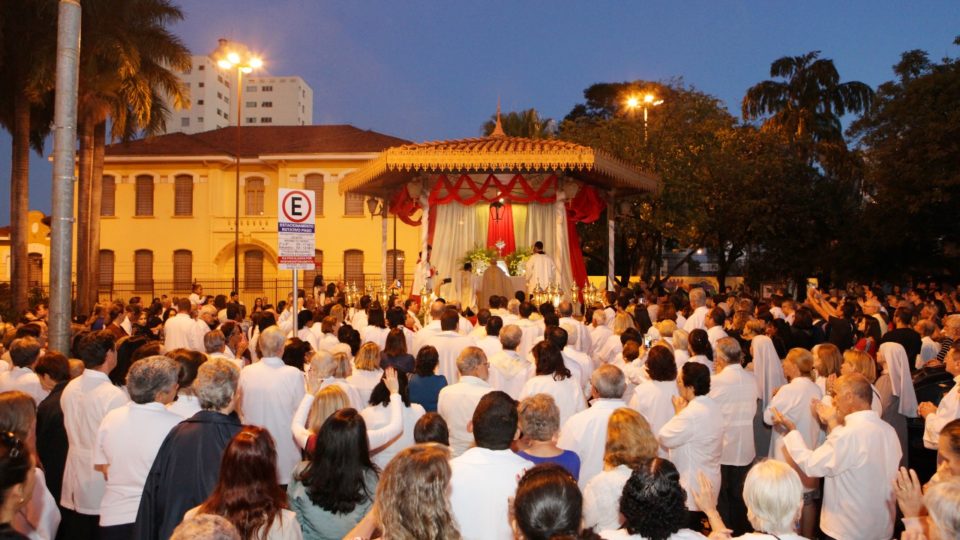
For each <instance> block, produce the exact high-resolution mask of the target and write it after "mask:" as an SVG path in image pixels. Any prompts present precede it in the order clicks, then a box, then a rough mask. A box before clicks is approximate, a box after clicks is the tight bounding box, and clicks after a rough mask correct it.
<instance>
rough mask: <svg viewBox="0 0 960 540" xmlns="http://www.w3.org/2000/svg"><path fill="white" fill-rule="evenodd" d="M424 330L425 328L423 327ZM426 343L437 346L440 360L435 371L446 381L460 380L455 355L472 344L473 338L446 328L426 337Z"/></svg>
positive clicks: (458, 354)
mask: <svg viewBox="0 0 960 540" xmlns="http://www.w3.org/2000/svg"><path fill="white" fill-rule="evenodd" d="M424 331H426V329H424ZM425 344H426V345H432V346H434V347H436V348H437V352H438V353H439V354H440V362H439V364H438V365H437V373H438V374H440V375H443V376H444V377H446V378H447V382H449V383H455V382H457V381H458V380H460V371H459V370H458V369H457V357H458V356H460V353H461V352H463V350H464V349H466V348H467V347H472V346H473V345H474V342H473V339H472V338H470V337H468V336H461V335H460V334H458V333H456V332H455V331H453V330H447V331H443V332H440V333H438V334H435V335H433V336H432V337H430V338H428V339H427V342H426V343H425Z"/></svg>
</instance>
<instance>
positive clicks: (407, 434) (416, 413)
mask: <svg viewBox="0 0 960 540" xmlns="http://www.w3.org/2000/svg"><path fill="white" fill-rule="evenodd" d="M397 382H398V383H399V393H400V397H401V399H402V400H403V405H404V407H403V431H402V432H401V434H400V436H399V437H396V438H394V439H393V440H391V441H390V442H389V443H387V444H386V445H378V446H374V445H373V443H372V442H371V444H370V450H371V451H375V452H376V453H375V454H373V455H372V456H370V459H371V461H373V463H374V465H376V466H377V467H380V468H381V469H383V468H385V467H386V466H387V463H389V462H390V460H391V459H393V456H395V455H397V454H399V453H400V452H401V451H402V450H403V449H405V448H408V447H410V446H413V445H414V444H416V441H414V439H413V430H414V427H415V426H416V425H417V420H419V419H420V417H421V416H423V415H424V414H426V411H425V410H424V409H423V407H422V406H421V405H419V404H417V403H410V398H409V396H408V394H407V377H406V376H404V375H402V374H401V375H400V376H399V377H397ZM390 405H391V400H390V389H389V388H387V385H386V383H385V382H384V381H381V382H380V383H378V384H377V386H376V387H375V388H374V389H373V393H372V394H371V396H370V405H369V406H368V407H367V408H365V409H363V410H362V411H360V416H362V417H363V419H364V421H365V422H366V424H367V432H368V437H369V432H371V431H375V430H377V429H382V428H385V427H387V426H388V425H389V424H390V416H391V414H392V411H391V410H390Z"/></svg>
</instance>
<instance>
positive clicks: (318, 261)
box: [303, 249, 323, 290]
mask: <svg viewBox="0 0 960 540" xmlns="http://www.w3.org/2000/svg"><path fill="white" fill-rule="evenodd" d="M313 263H314V267H313V270H304V271H303V288H304V290H309V289H310V288H311V287H313V280H314V279H315V278H316V277H317V276H318V275H321V276H322V275H323V250H321V249H317V250H314V252H313Z"/></svg>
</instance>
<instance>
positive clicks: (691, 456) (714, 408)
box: [657, 362, 723, 512]
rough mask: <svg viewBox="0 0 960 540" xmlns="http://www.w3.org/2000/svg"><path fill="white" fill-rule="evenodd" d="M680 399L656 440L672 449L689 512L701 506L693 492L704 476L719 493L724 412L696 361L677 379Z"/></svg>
mask: <svg viewBox="0 0 960 540" xmlns="http://www.w3.org/2000/svg"><path fill="white" fill-rule="evenodd" d="M677 389H678V390H679V392H680V396H678V397H676V398H674V399H673V405H674V409H675V410H676V414H675V415H674V417H673V418H671V419H670V420H669V421H668V422H667V423H666V424H665V425H664V426H663V427H662V428H661V429H660V432H659V433H658V434H657V440H658V441H660V444H661V445H662V446H665V447H666V448H667V449H669V450H670V461H672V462H673V463H674V464H675V465H676V466H677V470H678V471H680V483H681V484H682V485H683V487H684V489H685V490H686V491H687V502H686V504H687V509H688V510H690V511H692V512H695V511H697V510H698V507H697V505H696V503H695V502H694V499H693V490H694V489H696V488H697V486H698V484H699V482H698V480H697V475H698V474H699V473H703V474H704V475H706V477H707V478H708V479H709V480H710V482H711V483H712V484H713V495H714V496H717V495H718V494H719V491H720V460H721V458H722V455H723V413H722V412H721V411H720V406H719V405H718V404H717V402H715V401H714V400H713V399H712V398H711V397H710V396H709V395H708V394H709V393H710V370H709V368H707V366H704V365H703V364H699V363H696V362H687V363H686V364H684V365H683V369H682V370H681V371H680V376H679V377H678V378H677Z"/></svg>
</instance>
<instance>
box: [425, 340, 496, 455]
mask: <svg viewBox="0 0 960 540" xmlns="http://www.w3.org/2000/svg"><path fill="white" fill-rule="evenodd" d="M501 333H502V332H501ZM457 370H458V371H459V372H460V380H459V382H457V383H456V384H451V385H448V386H445V387H444V388H443V389H442V390H440V395H439V396H438V397H437V412H438V413H439V414H440V416H442V417H443V419H444V420H445V421H446V422H447V428H448V429H449V431H450V450H451V451H452V453H453V456H454V457H456V456H459V455H460V454H462V453H464V452H465V451H466V450H467V449H468V448H470V447H471V446H473V433H472V432H470V430H468V429H467V424H469V423H470V420H471V418H473V411H474V409H476V408H477V403H480V398H482V397H483V396H485V395H487V394H488V393H489V392H493V387H492V386H490V383H488V382H487V379H488V378H489V377H490V364H489V362H487V356H486V354H484V352H483V349H481V348H479V347H467V348H465V349H463V351H462V352H461V353H460V356H458V357H457Z"/></svg>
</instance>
